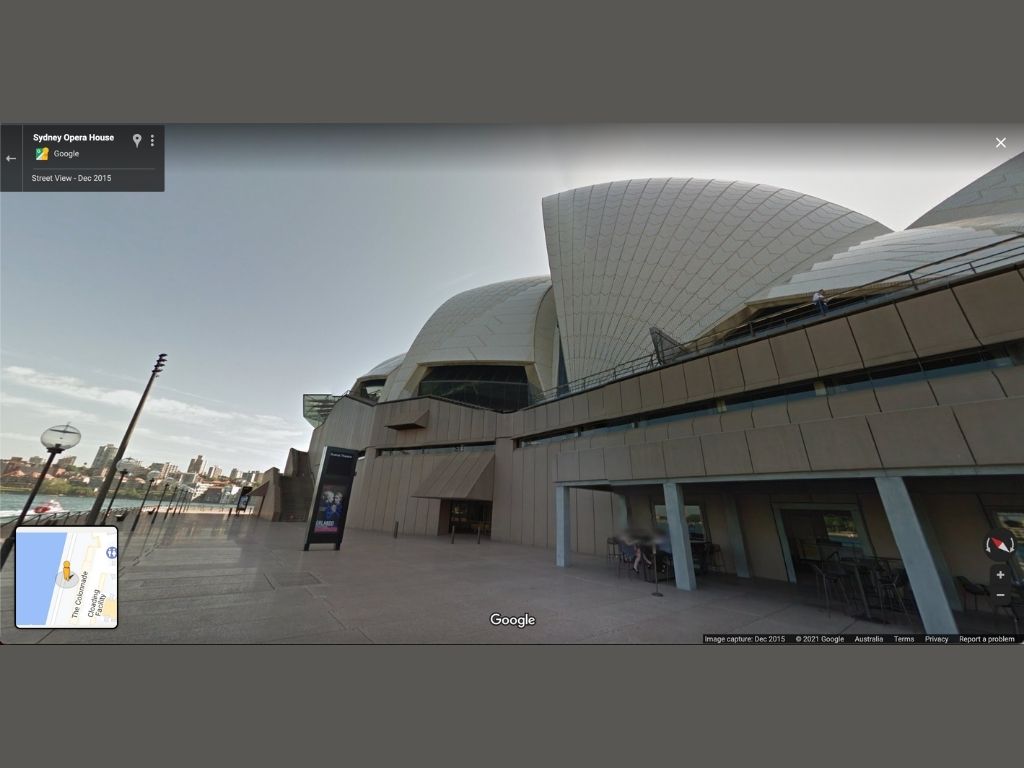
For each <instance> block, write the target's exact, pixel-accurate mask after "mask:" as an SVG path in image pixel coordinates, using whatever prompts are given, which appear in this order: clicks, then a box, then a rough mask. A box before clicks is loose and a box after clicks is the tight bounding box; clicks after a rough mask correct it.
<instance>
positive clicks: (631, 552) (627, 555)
mask: <svg viewBox="0 0 1024 768" xmlns="http://www.w3.org/2000/svg"><path fill="white" fill-rule="evenodd" d="M617 546H618V549H619V559H618V560H617V561H616V563H615V575H616V576H617V577H618V576H621V575H622V566H626V575H627V576H628V577H629V578H633V573H634V571H633V561H634V560H635V559H636V545H635V544H626V543H625V542H622V541H619V542H617Z"/></svg>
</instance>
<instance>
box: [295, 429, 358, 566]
mask: <svg viewBox="0 0 1024 768" xmlns="http://www.w3.org/2000/svg"><path fill="white" fill-rule="evenodd" d="M358 458H359V454H358V452H356V451H351V450H347V449H345V448H334V447H332V446H327V447H325V448H324V452H323V456H322V457H321V459H320V470H319V472H317V478H316V486H315V489H314V493H313V503H312V504H311V505H310V506H311V508H310V510H309V528H308V530H307V531H306V544H305V546H304V547H303V549H307V550H308V549H309V545H310V544H334V548H335V549H340V548H341V540H342V538H343V537H344V535H345V517H346V515H347V514H348V502H349V496H350V495H351V493H352V481H353V480H354V478H355V474H356V460H357V459H358Z"/></svg>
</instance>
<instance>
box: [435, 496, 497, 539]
mask: <svg viewBox="0 0 1024 768" xmlns="http://www.w3.org/2000/svg"><path fill="white" fill-rule="evenodd" d="M452 532H454V533H472V534H474V535H482V536H486V537H487V538H490V537H491V502H489V501H472V500H459V499H442V500H441V510H440V514H439V515H438V516H437V535H438V536H447V535H449V534H451V533H452Z"/></svg>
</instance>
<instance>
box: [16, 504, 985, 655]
mask: <svg viewBox="0 0 1024 768" xmlns="http://www.w3.org/2000/svg"><path fill="white" fill-rule="evenodd" d="M151 519H152V518H149V517H144V518H143V520H142V521H141V523H140V525H139V526H138V529H137V530H136V531H135V533H134V535H132V536H131V538H130V539H128V532H127V530H123V531H122V533H121V536H120V541H121V549H122V552H121V573H120V586H119V593H120V603H119V614H118V622H119V624H118V627H117V628H116V629H113V630H49V631H47V630H17V629H15V628H14V626H13V624H14V611H13V604H12V597H13V581H12V572H13V569H12V568H5V569H4V571H3V576H2V580H0V589H2V592H0V599H2V605H0V614H2V628H0V631H2V640H3V642H5V643H699V642H701V640H702V635H703V634H704V633H705V632H729V633H755V632H758V633H795V632H800V633H803V632H807V633H822V632H830V633H838V632H884V631H889V632H891V631H903V632H915V631H921V630H920V628H919V626H917V625H911V624H896V625H881V624H877V623H873V622H867V621H857V620H854V619H852V618H850V617H849V616H847V615H846V614H845V613H844V612H843V610H842V608H838V609H834V610H833V611H832V614H831V616H828V615H827V614H826V611H825V610H824V608H823V607H822V606H821V605H820V604H819V603H818V601H817V598H816V595H815V591H814V588H813V586H810V587H807V586H799V587H797V586H794V585H791V584H788V583H782V582H774V581H763V580H756V579H755V580H751V579H738V578H735V577H732V576H716V575H709V576H707V577H706V578H701V579H699V581H698V587H699V588H698V589H697V590H696V591H695V592H683V591H680V590H677V589H675V588H674V586H673V585H671V584H666V585H663V586H662V587H661V589H660V591H661V592H662V593H663V595H664V596H663V597H655V596H652V594H651V593H652V592H653V591H654V590H653V585H652V584H649V583H646V582H644V581H642V580H640V579H638V578H627V576H626V574H625V572H623V573H622V574H621V575H617V573H616V569H615V566H614V565H612V564H609V562H608V561H607V560H605V559H604V558H601V557H593V556H578V557H576V558H575V560H574V562H573V565H572V567H571V568H567V569H560V568H556V567H555V565H554V555H553V553H552V552H551V551H550V550H545V549H535V548H530V547H524V546H519V545H512V544H502V543H497V542H491V541H488V540H486V539H485V540H484V541H482V542H481V543H479V544H478V543H477V542H476V538H475V537H471V536H466V537H460V538H457V539H456V541H455V543H454V544H453V543H451V542H450V541H449V539H448V538H446V537H438V538H427V537H400V538H398V539H394V538H392V537H390V536H388V535H386V534H382V533H375V532H367V531H360V530H350V531H348V532H347V533H346V535H345V542H344V544H343V545H342V548H341V550H340V551H337V552H336V551H335V550H334V548H333V547H332V546H330V545H323V544H321V545H314V546H313V548H312V550H311V551H309V552H304V551H303V550H302V543H303V538H304V534H305V524H303V523H269V522H266V521H264V520H260V519H256V518H252V517H233V518H231V519H227V518H225V517H224V516H219V515H179V516H177V517H170V518H168V519H166V520H163V519H158V520H157V521H156V522H155V524H153V525H150V520H151ZM127 522H130V520H129V521H126V523H122V524H121V525H122V526H123V527H126V526H127ZM11 564H13V563H11ZM496 612H497V613H500V614H502V615H503V616H513V617H515V616H523V615H524V614H526V613H528V614H529V615H530V616H532V617H534V618H535V619H536V624H535V625H533V626H528V627H524V628H520V627H515V626H493V625H492V624H491V623H490V616H491V615H492V614H493V613H496ZM890 618H891V617H890ZM972 620H973V621H975V622H977V621H980V622H981V624H982V625H984V626H980V627H976V628H975V631H993V630H995V629H997V628H998V626H999V625H996V624H995V623H993V620H992V618H991V617H990V616H986V615H984V614H979V615H978V616H976V617H973V619H972ZM1004 629H1005V628H1004Z"/></svg>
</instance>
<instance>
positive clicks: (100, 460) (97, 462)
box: [89, 443, 117, 475]
mask: <svg viewBox="0 0 1024 768" xmlns="http://www.w3.org/2000/svg"><path fill="white" fill-rule="evenodd" d="M116 455H117V446H116V445H111V444H110V443H107V444H106V445H101V446H100V448H99V450H97V451H96V458H94V459H93V460H92V464H90V465H89V469H90V471H91V472H92V474H94V475H102V474H105V473H106V471H107V468H108V467H109V466H110V465H111V464H112V463H113V461H114V456H116Z"/></svg>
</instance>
